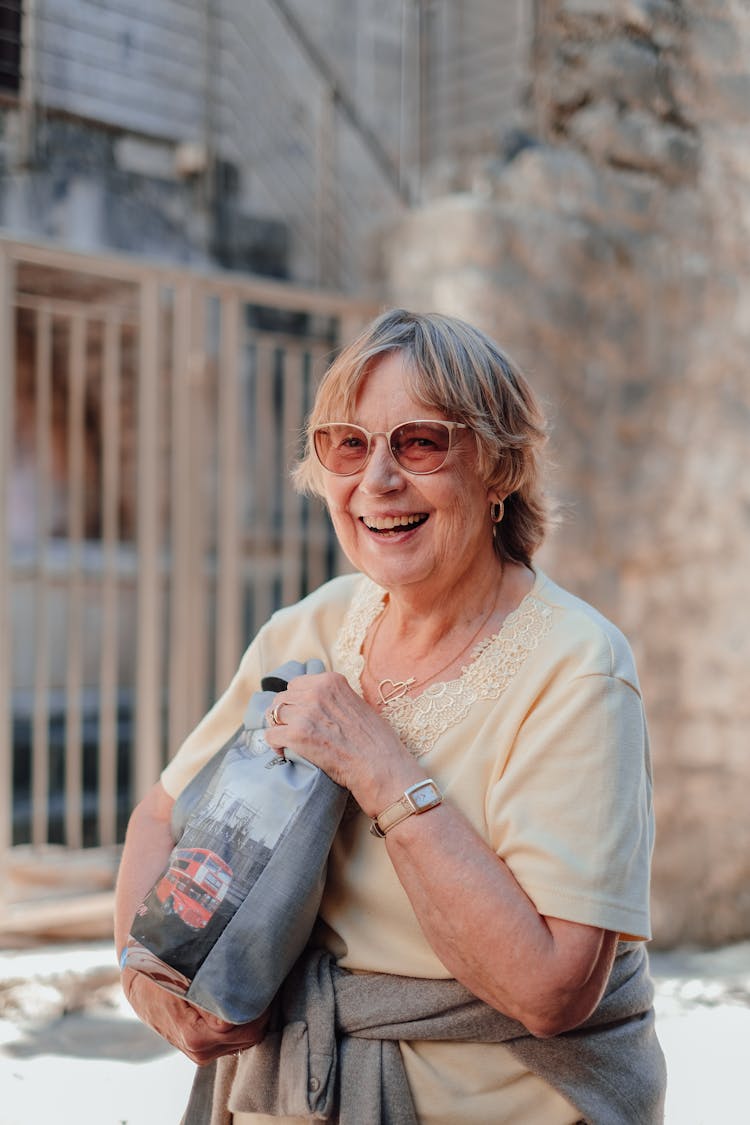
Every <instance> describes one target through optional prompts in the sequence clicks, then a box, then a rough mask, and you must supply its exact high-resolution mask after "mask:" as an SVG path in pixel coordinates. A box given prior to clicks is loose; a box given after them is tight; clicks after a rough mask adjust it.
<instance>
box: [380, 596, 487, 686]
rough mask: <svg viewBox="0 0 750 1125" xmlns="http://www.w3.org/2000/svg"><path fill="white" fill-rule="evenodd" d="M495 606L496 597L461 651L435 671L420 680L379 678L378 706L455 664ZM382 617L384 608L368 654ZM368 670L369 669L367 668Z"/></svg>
mask: <svg viewBox="0 0 750 1125" xmlns="http://www.w3.org/2000/svg"><path fill="white" fill-rule="evenodd" d="M496 606H497V599H496V600H495V602H494V604H493V605H492V608H491V609H490V612H489V613H488V614H487V616H486V617H484V618H483V619H482V621H481V623H480V625H479V628H478V629H477V630H476V632H475V633H473V634H472V636H471V637H470V639H469V641H468V642H467V643H466V644H465V645H464V647H463V648H462V649H461V651H460V652H457V653H455V654H454V655H453V656H451V658H450V660H448V661H447V662H446V663H445V664H443V666H442V667H441V668H438V670H437V671H436V672H430V674H429V676H425V677H424V678H423V679H421V680H417V679H415V678H414V676H410V677H409V679H408V680H392V679H390V678H389V677H388V676H386V677H385V678H384V679H382V680H380V682H379V683H378V698H379V701H380V706H381V707H385V705H386V703H390V702H391V700H392V699H400V698H401V697H402V696H403V695H406V693H407V691H409V689H410V688H413V687H421V686H422V684H426V683H428V682H429V681H430V680H434V679H435V677H436V676H439V675H440V673H441V672H444V671H445V669H446V668H449V667H450V666H451V664H455V662H456V661H457V660H459V659H460V658H461V657H462V656H463V654H464V653H465V652H466V650H467V649H468V648H470V647H471V646H472V645H473V644H474V642H475V640H476V639H477V637H478V636H479V634H480V633H481V632H482V630H483V629H484V627H485V625H486V624H487V622H488V621H489V619H490V618H491V617H492V614H493V613H494V612H495V608H496ZM384 617H385V610H383V612H382V613H381V614H380V617H379V618H378V621H377V624H376V626H375V632H374V633H373V634H372V640H371V641H370V655H371V654H372V650H373V646H374V644H375V639H376V637H377V635H378V632H379V630H380V626H381V625H382V623H383V618H384ZM368 671H369V669H368Z"/></svg>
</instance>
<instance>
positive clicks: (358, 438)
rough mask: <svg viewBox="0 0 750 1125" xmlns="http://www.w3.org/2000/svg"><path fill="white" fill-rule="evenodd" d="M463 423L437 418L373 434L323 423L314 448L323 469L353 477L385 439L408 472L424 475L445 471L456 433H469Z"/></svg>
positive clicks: (316, 431) (317, 430) (315, 433)
mask: <svg viewBox="0 0 750 1125" xmlns="http://www.w3.org/2000/svg"><path fill="white" fill-rule="evenodd" d="M468 428H469V427H468V426H467V425H466V424H465V423H464V422H442V421H438V420H437V419H432V418H431V419H428V420H425V421H416V422H402V423H401V425H400V426H394V427H393V429H392V430H387V431H386V430H376V431H375V433H372V434H371V433H370V432H369V430H365V429H363V427H362V426H353V425H352V424H351V422H323V423H322V424H321V425H320V426H316V427H315V429H314V430H313V432H312V441H313V448H314V449H315V454H316V456H317V458H318V460H319V461H320V463H321V465H322V466H323V468H324V469H327V470H328V472H329V473H334V474H335V475H336V476H337V477H350V476H352V475H353V474H354V473H358V472H359V471H360V470H361V469H364V467H365V465H366V464H367V462H368V460H369V457H370V454H371V453H372V439H373V438H375V437H384V438H385V439H386V442H387V443H388V448H389V450H390V451H391V456H392V457H393V460H394V461H395V462H396V464H397V465H399V466H400V467H401V468H402V469H405V470H406V471H407V473H416V474H417V475H420V476H425V475H426V474H427V473H436V472H437V471H438V469H442V467H443V465H444V464H445V462H446V460H447V459H448V454H449V453H450V451H451V446H452V444H453V435H454V433H455V432H456V430H467V429H468Z"/></svg>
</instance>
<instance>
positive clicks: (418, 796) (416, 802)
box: [370, 777, 443, 840]
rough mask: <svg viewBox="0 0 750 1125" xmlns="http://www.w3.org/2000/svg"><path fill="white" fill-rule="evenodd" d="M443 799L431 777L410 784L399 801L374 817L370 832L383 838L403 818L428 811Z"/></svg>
mask: <svg viewBox="0 0 750 1125" xmlns="http://www.w3.org/2000/svg"><path fill="white" fill-rule="evenodd" d="M442 801H443V794H442V793H441V792H440V790H439V789H438V787H437V785H436V784H435V782H434V781H433V780H432V778H431V777H428V778H426V779H425V780H424V781H418V782H417V783H416V784H415V785H410V786H409V788H408V789H407V790H406V791H405V792H404V793H403V794H402V796H400V797H399V799H398V800H397V801H394V803H393V804H392V805H389V806H388V808H387V809H384V810H383V812H382V813H380V814H379V815H378V816H376V817H374V818H373V821H372V824H371V825H370V832H371V833H372V835H373V836H377V837H379V838H380V839H381V840H382V839H383V838H384V837H385V835H386V833H387V832H390V830H391V828H395V827H396V825H397V824H400V823H401V821H402V820H406V819H407V817H410V816H414V815H419V814H421V813H424V812H428V811H429V810H430V809H434V808H436V807H437V806H438V805H440V804H442Z"/></svg>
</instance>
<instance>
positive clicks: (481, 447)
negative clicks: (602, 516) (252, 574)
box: [293, 309, 551, 565]
mask: <svg viewBox="0 0 750 1125" xmlns="http://www.w3.org/2000/svg"><path fill="white" fill-rule="evenodd" d="M392 352H401V353H402V354H403V356H404V357H405V359H406V361H407V362H406V372H407V380H408V381H409V391H410V393H411V394H412V395H413V396H414V398H416V399H417V400H418V401H419V402H421V403H423V404H424V405H425V406H429V407H432V408H433V409H435V410H439V411H441V412H442V413H443V414H445V415H446V417H447V418H450V419H452V420H453V421H456V422H464V423H465V424H466V425H467V426H469V427H470V428H471V429H472V430H473V431H474V433H475V435H476V439H477V450H478V468H479V472H480V474H481V475H482V477H483V479H484V481H485V483H486V484H487V487H488V488H493V489H495V490H497V492H498V494H499V495H500V496H505V497H506V504H505V515H504V518H503V521H502V522H501V523H500V524H499V525H498V527H497V535H496V538H495V546H496V550H497V551H498V553H499V554H500V555H501V557H503V558H507V559H511V560H513V561H515V562H520V563H525V564H526V565H529V563H530V562H531V558H532V556H533V555H534V553H535V551H536V550H537V549H538V548H539V547H540V546H541V543H542V541H543V540H544V537H545V534H546V532H547V528H548V525H549V521H550V514H551V512H550V503H549V500H548V497H547V495H546V492H545V490H544V486H543V479H542V477H543V450H544V447H545V444H546V442H547V421H546V418H545V415H544V412H543V410H542V407H541V404H540V402H539V400H538V398H537V396H536V395H535V394H534V392H533V391H532V389H531V387H530V386H529V384H528V383H527V381H526V379H525V378H524V377H523V375H521V373H520V371H519V370H518V369H517V368H516V367H515V366H514V364H513V363H512V362H511V360H510V359H509V358H508V356H506V355H505V354H504V353H503V352H502V351H501V350H500V348H499V347H498V345H497V344H496V343H495V342H494V341H493V340H491V339H490V337H489V336H486V335H485V333H484V332H482V331H480V329H478V328H474V327H473V326H472V325H470V324H467V323H466V322H465V321H463V320H459V319H457V318H456V317H450V316H440V315H437V314H429V315H422V314H416V313H411V312H408V311H407V310H405V309H392V310H390V311H388V312H385V313H383V314H382V315H381V316H379V317H377V318H376V319H375V320H374V321H372V322H371V323H370V324H369V325H368V326H367V327H366V328H365V329H364V330H363V331H362V332H361V333H360V335H359V336H358V337H357V339H356V340H354V341H353V342H352V343H351V344H349V346H348V347H346V348H345V349H344V350H343V351H342V352H341V353H340V354H339V355H338V357H337V358H336V359H335V360H334V362H333V363H332V364H331V366H330V368H329V369H328V371H327V372H326V374H325V376H324V378H323V380H322V381H321V384H320V386H319V388H318V392H317V394H316V396H315V402H314V404H313V408H312V411H311V413H310V417H309V419H308V424H307V430H306V445H305V452H304V455H303V457H302V459H301V460H300V462H299V463H298V464H297V465H296V467H295V469H294V470H293V479H294V482H295V485H296V486H297V488H298V489H299V490H300V491H302V492H307V493H311V494H313V495H317V496H323V495H324V488H323V479H324V474H325V470H324V469H323V468H322V466H321V465H320V464H319V462H318V460H317V458H316V456H315V450H314V449H313V447H312V436H311V435H312V431H313V430H314V428H315V426H317V425H320V424H321V423H322V422H329V421H333V420H339V419H340V420H341V421H349V420H351V416H352V413H353V411H354V408H355V401H356V398H357V394H358V391H359V389H360V386H361V384H362V382H363V380H364V379H365V377H366V376H367V375H368V373H369V372H370V371H371V370H372V369H373V367H374V365H375V364H376V363H377V362H378V360H379V359H381V358H382V357H383V356H385V355H388V354H389V353H392Z"/></svg>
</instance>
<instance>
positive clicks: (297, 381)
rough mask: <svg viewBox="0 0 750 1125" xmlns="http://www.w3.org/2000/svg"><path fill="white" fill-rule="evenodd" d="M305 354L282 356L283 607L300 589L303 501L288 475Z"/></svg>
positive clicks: (299, 415)
mask: <svg viewBox="0 0 750 1125" xmlns="http://www.w3.org/2000/svg"><path fill="white" fill-rule="evenodd" d="M304 359H305V357H304V352H303V351H302V349H301V348H299V347H296V346H295V347H290V346H287V348H286V350H285V353H284V408H283V415H282V428H281V440H282V450H283V462H282V466H283V469H282V471H283V488H282V513H281V514H282V524H281V526H282V552H281V573H282V584H281V599H282V602H283V604H284V605H291V604H292V603H293V602H296V601H298V599H299V596H300V592H301V589H302V573H301V571H302V562H303V558H304V544H303V542H302V497H301V496H300V495H299V493H298V492H297V491H296V489H295V488H294V487H293V486H292V482H291V479H290V475H289V471H290V469H291V466H292V464H293V462H294V458H295V454H296V453H297V450H298V446H299V434H300V430H301V428H302V418H303V413H304V393H303V392H304V387H303V376H304V367H303V365H304Z"/></svg>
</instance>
